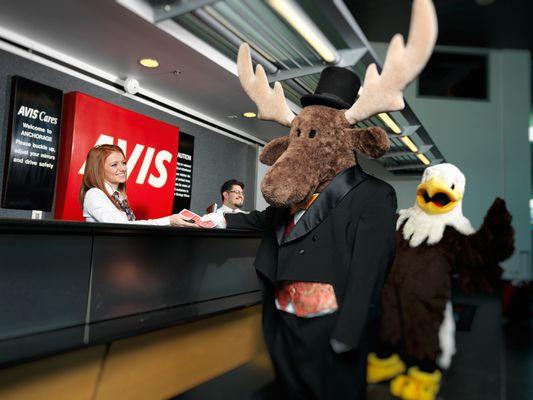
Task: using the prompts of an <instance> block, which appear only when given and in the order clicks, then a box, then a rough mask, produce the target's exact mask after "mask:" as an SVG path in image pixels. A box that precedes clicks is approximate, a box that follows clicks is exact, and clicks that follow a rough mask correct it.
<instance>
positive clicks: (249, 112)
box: [242, 111, 257, 118]
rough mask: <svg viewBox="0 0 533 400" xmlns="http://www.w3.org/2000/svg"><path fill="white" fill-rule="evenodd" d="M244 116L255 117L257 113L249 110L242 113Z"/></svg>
mask: <svg viewBox="0 0 533 400" xmlns="http://www.w3.org/2000/svg"><path fill="white" fill-rule="evenodd" d="M242 116H243V117H246V118H255V117H257V114H256V113H254V112H251V111H247V112H245V113H242Z"/></svg>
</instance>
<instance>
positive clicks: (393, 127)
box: [378, 113, 416, 151]
mask: <svg viewBox="0 0 533 400" xmlns="http://www.w3.org/2000/svg"><path fill="white" fill-rule="evenodd" d="M378 117H379V119H381V120H382V121H383V123H384V124H385V125H387V126H388V127H389V128H390V129H391V130H392V131H393V132H394V133H402V130H401V129H400V127H399V126H398V125H397V124H396V122H394V120H393V119H392V118H391V117H389V114H387V113H380V114H378ZM413 151H416V150H413Z"/></svg>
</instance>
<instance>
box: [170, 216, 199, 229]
mask: <svg viewBox="0 0 533 400" xmlns="http://www.w3.org/2000/svg"><path fill="white" fill-rule="evenodd" d="M168 218H169V220H170V225H171V226H179V227H180V228H198V225H196V224H195V223H194V222H188V221H189V220H188V219H187V218H184V217H182V216H181V215H178V214H172V215H171V216H169V217H168Z"/></svg>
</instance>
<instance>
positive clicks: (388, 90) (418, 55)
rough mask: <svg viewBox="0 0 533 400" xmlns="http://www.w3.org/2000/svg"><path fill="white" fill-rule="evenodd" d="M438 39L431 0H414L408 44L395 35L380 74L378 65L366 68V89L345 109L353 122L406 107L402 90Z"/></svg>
mask: <svg viewBox="0 0 533 400" xmlns="http://www.w3.org/2000/svg"><path fill="white" fill-rule="evenodd" d="M436 40H437V15H436V13H435V7H434V6H433V3H432V2H431V0H414V2H413V9H412V12H411V26H410V27H409V37H408V39H407V46H404V42H403V37H402V35H400V34H396V35H394V37H393V38H392V40H391V42H390V45H389V48H388V50H387V56H386V57H385V63H384V65H383V70H382V72H381V75H380V74H379V73H378V70H377V67H376V64H370V65H369V66H368V68H367V70H366V75H365V80H364V83H363V90H362V92H361V95H360V96H359V98H358V99H357V101H356V102H355V103H354V105H353V106H352V107H351V108H350V109H349V110H347V111H346V112H345V114H344V117H345V118H346V120H347V121H348V122H349V123H350V124H352V125H353V124H355V123H356V122H359V121H362V120H364V119H366V118H368V117H371V116H372V115H376V114H378V113H380V112H386V111H397V110H402V109H403V108H404V106H405V105H404V102H403V94H402V92H403V90H404V89H405V87H406V86H407V85H408V84H409V83H411V82H412V81H413V80H414V79H415V78H416V77H417V76H418V74H419V73H420V72H421V71H422V69H423V68H424V66H425V65H426V63H427V62H428V60H429V57H430V56H431V53H432V51H433V47H434V46H435V42H436Z"/></svg>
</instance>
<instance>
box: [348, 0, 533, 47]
mask: <svg viewBox="0 0 533 400" xmlns="http://www.w3.org/2000/svg"><path fill="white" fill-rule="evenodd" d="M479 3H480V4H485V3H488V4H487V5H484V6H483V5H478V4H479ZM346 4H347V6H348V7H349V8H350V10H351V11H352V14H353V15H354V16H355V19H356V21H357V22H358V23H359V25H360V26H361V28H362V30H363V32H364V33H365V34H366V36H367V37H368V39H369V40H370V41H379V42H388V41H389V40H390V39H391V37H392V35H393V34H394V33H396V32H400V33H403V34H404V35H405V34H406V33H407V31H408V21H409V16H410V12H411V4H412V0H346ZM434 4H435V7H436V9H437V16H438V20H439V37H438V40H437V44H439V45H447V46H470V47H488V48H495V49H504V48H505V49H529V50H533V28H532V25H533V24H532V22H531V18H532V16H533V1H532V0H434ZM376 21H380V23H376Z"/></svg>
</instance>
